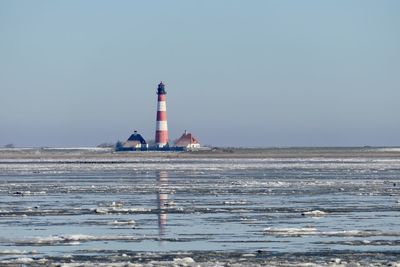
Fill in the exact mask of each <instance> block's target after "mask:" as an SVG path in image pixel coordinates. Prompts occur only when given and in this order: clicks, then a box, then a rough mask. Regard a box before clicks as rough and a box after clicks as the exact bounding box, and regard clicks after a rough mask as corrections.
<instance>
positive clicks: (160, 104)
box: [156, 82, 168, 148]
mask: <svg viewBox="0 0 400 267" xmlns="http://www.w3.org/2000/svg"><path fill="white" fill-rule="evenodd" d="M166 95H167V92H165V85H164V84H163V83H162V82H160V84H159V85H158V88H157V96H158V98H157V123H156V147H157V148H166V147H168V124H167V98H166Z"/></svg>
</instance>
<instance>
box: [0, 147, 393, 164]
mask: <svg viewBox="0 0 400 267" xmlns="http://www.w3.org/2000/svg"><path fill="white" fill-rule="evenodd" d="M70 158H73V159H78V160H96V159H100V158H101V159H106V160H111V161H112V160H119V159H125V160H126V159H137V158H170V159H180V158H182V159H230V158H233V159H241V158H243V159H252V158H253V159H273V158H278V159H285V158H398V159H400V148H399V147H347V148H346V147H294V148H213V149H210V150H198V151H183V152H182V151H180V152H178V151H133V152H115V151H113V149H107V148H96V147H93V148H13V149H5V148H3V149H0V160H12V159H26V160H29V159H31V160H50V159H52V160H57V159H59V160H63V159H70Z"/></svg>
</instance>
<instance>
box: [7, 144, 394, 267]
mask: <svg viewBox="0 0 400 267" xmlns="http://www.w3.org/2000/svg"><path fill="white" fill-rule="evenodd" d="M337 150H339V152H340V153H334V154H332V153H329V148H327V149H326V151H325V150H324V149H321V150H320V152H319V153H318V155H316V156H310V154H309V153H308V152H307V149H303V150H302V149H300V148H299V149H296V151H295V153H290V151H289V153H288V155H285V156H276V157H275V156H270V155H267V156H263V152H257V155H256V156H254V157H252V156H248V155H247V156H246V157H241V156H240V153H239V155H238V154H237V153H236V152H234V151H229V152H227V153H226V154H223V156H219V157H214V156H213V154H212V152H210V154H209V155H208V156H207V155H205V156H204V155H203V156H202V157H198V156H196V155H193V156H191V155H190V153H189V155H188V154H185V153H183V154H179V153H177V155H178V156H174V155H172V156H171V154H168V156H166V155H164V154H163V152H160V154H159V155H158V154H157V153H152V154H151V155H149V156H147V154H146V152H135V153H126V154H124V155H123V156H118V157H115V156H110V155H111V154H112V153H111V152H104V153H100V154H99V153H98V152H87V151H86V152H82V153H96V157H88V158H86V157H85V156H82V155H81V154H79V153H80V152H79V151H78V152H76V151H75V152H74V153H71V152H70V151H69V150H65V151H63V150H59V151H58V152H57V153H56V154H54V155H57V156H54V157H53V156H47V157H46V156H44V157H41V156H40V155H39V154H40V153H42V150H37V151H35V152H34V153H33V154H35V155H36V156H35V157H30V156H24V151H22V152H21V151H20V152H18V153H16V155H14V154H13V153H14V152H13V151H12V150H0V266H40V265H43V266H49V265H53V266H101V265H104V266H109V265H112V266H299V265H303V266H305V265H306V266H322V265H323V266H360V265H361V266H400V149H398V148H359V149H353V150H351V153H347V152H348V149H347V150H346V149H343V150H340V149H337ZM365 150H368V151H372V152H374V150H376V151H378V152H379V153H376V156H374V155H375V154H374V153H372V154H368V156H365V153H364V152H363V151H365ZM10 151H11V152H10ZM266 151H267V152H268V150H266ZM31 152H32V151H31ZM31 152H30V153H31ZM43 153H44V152H43ZM235 153H236V154H235ZM385 153H389V154H388V155H386V154H385ZM396 153H397V154H396ZM44 154H45V155H47V154H46V153H44ZM267 154H268V153H267ZM37 155H39V156H37ZM51 155H53V154H51ZM77 155H78V156H77ZM138 155H139V156H138ZM179 155H184V156H182V157H180V156H179ZM326 155H328V156H326Z"/></svg>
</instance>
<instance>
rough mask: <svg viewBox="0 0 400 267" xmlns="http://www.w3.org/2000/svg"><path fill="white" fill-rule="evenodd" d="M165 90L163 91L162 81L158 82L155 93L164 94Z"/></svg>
mask: <svg viewBox="0 0 400 267" xmlns="http://www.w3.org/2000/svg"><path fill="white" fill-rule="evenodd" d="M166 93H167V92H165V85H164V84H163V82H160V83H159V84H158V88H157V94H159V95H160V94H166Z"/></svg>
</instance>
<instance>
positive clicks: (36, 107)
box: [0, 0, 400, 147]
mask: <svg viewBox="0 0 400 267" xmlns="http://www.w3.org/2000/svg"><path fill="white" fill-rule="evenodd" d="M399 13H400V1H397V0H392V1H390V0H387V1H385V0H381V1H376V0H373V1H371V0H358V1H356V0H353V1H349V0H337V1H320V0H304V1H295V0H292V1H289V0H276V1H267V0H251V1H243V0H219V1H215V0H202V1H199V0H192V1H188V0H180V1H177V0H170V1H164V0H159V1H155V0H148V1H130V0H118V1H103V0H86V1H80V0H68V1H57V0H43V1H30V0H26V1H21V0H0V147H1V146H4V145H6V144H8V143H13V144H15V145H16V146H19V147H39V146H49V147H79V146H96V145H98V144H100V143H104V142H109V143H115V142H116V141H117V140H122V141H124V140H126V139H127V138H128V137H129V135H130V134H131V133H132V132H133V131H134V130H138V131H139V132H140V133H142V134H143V136H144V137H145V138H146V139H149V140H150V139H154V135H155V134H154V132H155V118H156V104H157V103H156V101H157V99H156V88H157V84H158V83H159V82H160V81H163V82H164V83H165V85H166V91H167V101H168V103H167V108H168V125H169V133H170V139H171V140H174V139H176V138H177V137H179V136H180V135H181V134H182V133H183V131H184V130H188V131H190V132H192V133H193V134H194V135H195V136H196V137H197V138H198V139H199V140H200V142H201V143H202V144H203V145H212V146H240V147H247V146H250V147H277V146H366V145H370V146H399V145H400V123H399V115H400V105H399V103H398V102H399V100H400V30H399V28H400V16H399Z"/></svg>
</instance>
